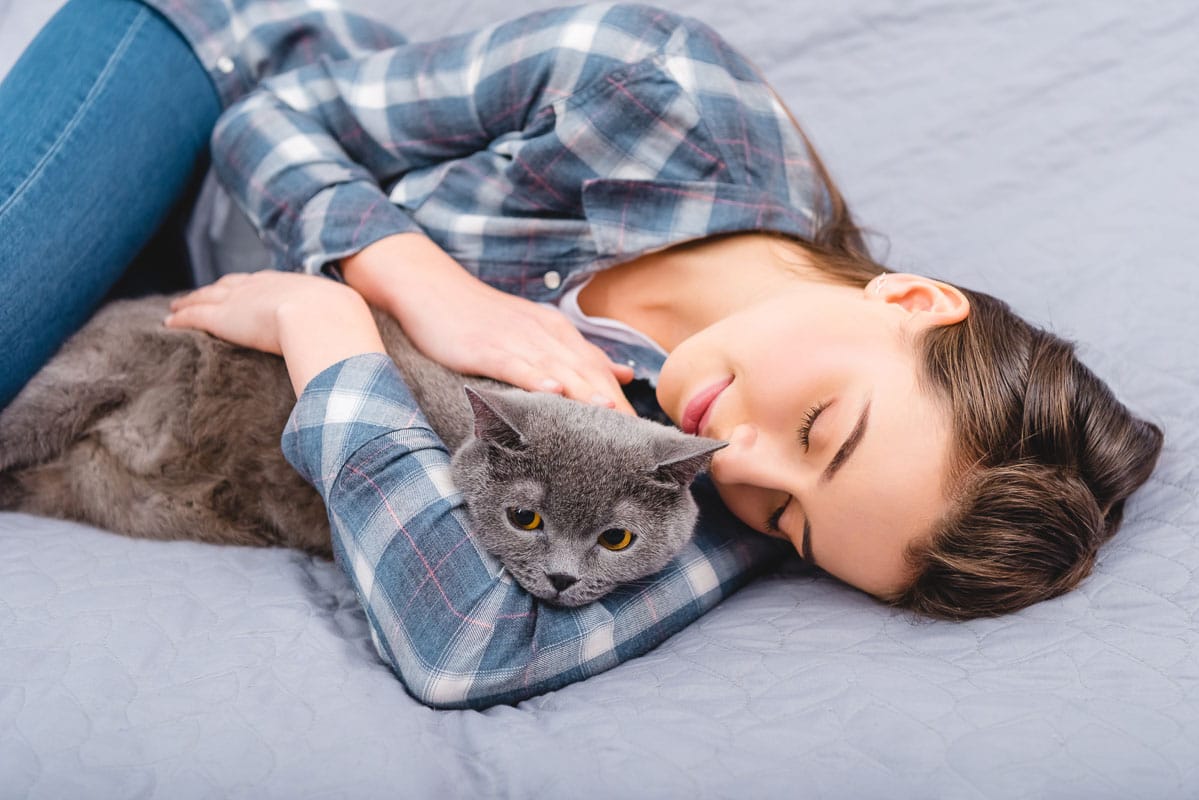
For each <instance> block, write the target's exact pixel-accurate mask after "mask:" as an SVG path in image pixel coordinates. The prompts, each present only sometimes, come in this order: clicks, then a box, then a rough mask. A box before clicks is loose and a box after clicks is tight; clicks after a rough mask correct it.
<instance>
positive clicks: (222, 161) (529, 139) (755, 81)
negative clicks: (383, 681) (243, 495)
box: [156, 0, 828, 707]
mask: <svg viewBox="0 0 1199 800" xmlns="http://www.w3.org/2000/svg"><path fill="white" fill-rule="evenodd" d="M156 5H157V6H158V7H159V8H160V10H163V12H164V13H167V15H168V16H171V18H172V19H173V20H175V21H176V24H177V25H179V26H180V27H181V29H182V30H183V31H184V32H185V34H186V35H188V36H189V38H191V39H192V40H193V41H197V42H199V44H198V45H197V48H196V49H197V53H199V54H200V55H201V58H202V60H205V63H206V65H208V66H209V69H210V70H211V71H213V74H214V79H216V78H217V76H218V75H219V76H224V80H225V83H224V84H221V83H218V86H222V87H223V88H222V96H224V97H225V98H226V99H227V100H233V99H234V98H236V97H240V99H238V100H237V101H236V102H234V103H233V105H232V106H231V107H230V108H229V109H228V110H227V112H226V113H225V115H223V116H222V118H221V119H220V121H219V122H218V124H217V128H216V131H215V132H214V134H213V141H212V146H213V157H214V165H215V167H216V169H217V171H218V174H219V176H220V177H221V180H222V182H223V183H224V185H225V186H226V188H227V189H228V190H229V192H230V194H231V195H232V196H233V197H234V199H235V200H236V201H237V202H238V204H239V205H240V206H241V208H242V209H243V210H244V211H245V212H246V214H247V215H248V216H249V217H250V219H251V221H252V222H253V223H254V224H255V225H256V227H257V228H258V230H259V232H260V234H261V235H262V236H263V238H264V239H265V240H266V241H268V242H269V243H270V244H271V245H272V249H273V251H274V252H275V253H276V255H277V260H278V261H277V264H276V266H278V267H281V268H287V269H303V270H307V271H309V272H320V271H322V270H331V269H334V268H335V267H336V262H337V260H338V259H339V258H341V257H343V256H346V255H349V254H352V253H355V252H357V251H358V250H360V249H362V248H363V247H365V246H366V245H368V244H370V243H371V242H374V241H376V240H378V239H380V238H382V237H384V236H387V235H390V234H394V233H399V232H406V231H421V232H423V233H425V234H426V235H428V236H429V237H431V238H432V239H433V240H434V241H436V242H437V243H438V244H439V245H440V246H441V247H442V248H443V249H445V250H446V251H447V252H448V253H449V254H450V255H452V256H453V257H454V258H455V259H456V260H457V261H458V262H459V263H461V264H462V265H463V266H464V267H466V268H467V269H468V270H470V271H471V272H472V273H474V274H475V275H476V276H478V277H479V278H480V279H482V280H484V281H486V282H487V283H489V284H491V285H493V286H495V287H497V288H500V289H503V290H505V291H508V292H512V293H517V294H520V295H522V296H524V297H527V298H530V299H533V300H537V301H543V302H553V301H555V300H556V299H557V298H558V297H559V296H560V295H561V294H562V293H563V292H564V291H566V290H568V289H569V288H571V287H573V286H575V285H577V283H578V282H580V281H583V280H585V279H586V278H587V277H588V276H590V275H592V274H594V273H595V272H597V271H599V270H602V269H604V268H606V267H609V266H612V265H613V264H617V263H621V262H624V261H628V260H630V259H632V258H635V257H636V256H638V255H641V254H643V253H646V252H649V251H652V250H657V249H661V248H664V247H666V246H669V245H671V244H675V243H678V242H682V241H685V240H688V239H695V238H702V237H707V236H712V235H715V234H719V233H725V232H732V231H741V230H775V231H780V232H783V233H786V234H789V235H791V236H794V237H798V238H805V237H808V236H810V235H811V233H812V232H813V229H814V227H815V225H817V224H818V221H819V219H820V218H821V216H822V215H825V214H827V212H828V196H827V193H826V191H825V190H824V187H823V186H822V185H821V184H820V182H819V179H818V177H817V175H816V173H815V171H814V169H813V168H812V164H811V155H810V152H809V150H808V149H807V146H806V143H805V142H804V140H803V138H802V136H801V135H800V133H799V132H798V131H797V130H796V129H795V128H794V126H793V124H792V123H791V121H790V119H789V117H788V115H787V113H786V111H785V110H784V109H783V108H782V106H781V104H780V103H779V101H778V99H777V98H776V97H775V95H774V93H773V91H772V90H771V89H770V87H769V86H768V85H767V84H766V83H765V81H764V80H763V78H762V77H761V75H760V74H759V73H758V72H757V71H756V69H755V68H754V67H753V66H752V65H751V64H750V63H749V62H748V61H746V60H745V58H744V57H742V56H741V55H740V54H738V53H737V52H736V51H735V50H734V49H733V48H731V47H730V46H729V45H728V44H727V43H726V42H725V41H723V40H722V39H721V38H720V37H719V36H718V35H717V34H716V33H715V32H714V31H713V30H712V29H711V28H709V27H707V26H706V25H704V24H702V23H700V22H698V21H696V20H694V19H689V18H687V17H684V16H680V15H678V14H675V13H672V12H669V11H664V10H661V9H658V8H654V7H651V6H645V5H632V4H612V3H594V4H587V5H581V6H575V7H570V8H558V9H551V10H547V11H541V12H536V13H532V14H529V15H526V16H523V17H520V18H518V19H515V20H512V21H509V22H505V23H502V24H498V25H493V26H490V27H487V28H484V29H482V30H479V31H475V32H470V33H464V34H460V35H454V36H449V37H446V38H444V39H440V40H436V41H431V42H424V43H406V42H403V40H402V37H398V35H397V34H394V33H391V32H388V31H386V29H377V30H374V29H372V28H371V26H370V25H365V27H358V26H359V25H360V24H361V23H362V22H363V21H362V19H361V18H354V19H352V20H351V19H348V18H347V17H346V16H345V15H344V14H341V13H340V12H330V11H325V12H321V13H330V14H333V13H336V15H337V16H336V24H330V25H329V26H327V27H322V26H321V25H319V24H317V21H316V18H314V17H312V16H310V15H308V14H305V15H302V18H303V19H304V20H305V23H304V24H305V25H306V26H307V27H305V28H304V30H305V31H306V34H305V36H304V37H300V38H299V39H296V38H295V37H292V38H290V39H287V38H285V37H280V36H279V31H281V30H285V26H284V27H280V25H281V23H280V20H279V18H277V17H273V16H271V14H270V12H271V10H272V9H274V10H278V9H283V10H284V11H286V12H287V13H293V14H294V13H297V8H301V7H302V4H300V3H296V2H290V3H289V2H281V3H264V4H261V5H259V4H254V3H245V4H244V5H243V6H240V7H238V8H236V9H235V10H234V11H232V12H226V11H222V13H226V14H227V15H230V17H229V18H236V17H237V15H239V14H240V15H242V19H241V24H240V27H239V28H238V30H239V31H240V32H241V33H240V36H238V37H234V36H232V35H228V34H227V30H226V28H227V27H228V26H226V28H222V24H223V23H222V20H224V19H225V17H221V16H220V15H219V14H216V12H213V16H212V19H211V20H208V21H206V22H205V23H204V24H203V25H197V26H196V27H195V28H193V29H189V28H188V27H187V21H186V19H185V18H184V15H179V16H172V13H171V12H172V10H173V9H174V10H177V9H175V5H176V4H175V3H173V2H170V1H169V0H156ZM216 5H219V4H215V3H214V7H216ZM190 8H191V12H190V14H191V16H197V15H198V14H199V11H198V9H203V8H205V6H204V5H203V4H201V5H200V6H194V5H193V6H190ZM280 13H282V12H280ZM312 13H313V14H315V13H316V12H312ZM264 19H265V20H266V21H265V22H264V21H263V20H264ZM256 26H257V27H256ZM372 30H374V32H372ZM330 31H337V32H339V33H340V34H341V35H340V36H333V35H332V34H331V33H329V32H330ZM259 34H261V35H259ZM346 34H352V35H349V36H348V38H347V36H346ZM372 37H375V38H374V39H372ZM397 37H398V42H397V43H396V44H395V46H391V47H388V48H387V49H383V50H379V51H377V52H374V51H372V47H373V45H372V42H375V41H378V40H386V39H396V38H397ZM296 41H300V42H301V45H299V46H297V45H296ZM305 41H307V42H309V44H308V45H304V44H303V42H305ZM272 42H275V43H279V42H285V44H272ZM278 47H281V48H283V49H282V50H281V51H279V52H275V50H273V49H272V48H278ZM272 53H273V55H272ZM272 59H273V60H272ZM297 60H298V61H308V62H310V63H307V64H306V65H305V66H301V67H299V68H298V69H295V70H293V71H291V72H287V73H285V74H281V75H277V76H274V77H266V75H267V74H268V73H269V72H270V69H271V65H278V66H287V65H292V66H294V62H295V61H297ZM264 63H267V66H266V67H263V66H262V65H263V64H264ZM230 76H235V77H230ZM250 81H260V83H259V84H258V86H257V88H255V89H254V90H253V91H250V92H249V93H248V94H246V95H245V96H244V97H241V94H242V92H243V90H244V89H245V88H247V83H248V82H250ZM735 268H736V265H733V264H730V269H735ZM395 279H396V281H397V282H401V283H402V281H403V279H404V276H403V266H402V265H397V267H396V276H395ZM594 341H595V343H596V344H598V345H600V346H601V347H602V348H604V349H605V350H606V351H607V352H608V354H609V355H610V356H611V357H612V358H614V359H618V360H621V361H626V362H628V363H631V364H633V365H634V368H635V372H636V374H637V375H638V377H639V378H642V379H644V380H643V381H640V382H635V383H641V384H643V385H649V386H652V383H653V382H654V381H655V380H656V377H657V371H658V368H659V367H660V365H661V356H660V354H658V353H656V352H654V351H652V350H649V349H646V348H639V347H636V346H633V345H629V344H624V343H619V342H612V341H608V340H605V339H599V338H597V339H594ZM643 394H649V395H650V397H651V399H649V400H646V399H645V398H642V401H641V402H640V403H639V404H635V405H638V408H639V410H640V411H644V412H646V413H649V412H651V411H652V410H653V409H652V406H653V403H652V390H651V391H650V392H648V393H643ZM283 448H284V452H285V454H286V456H287V458H288V459H289V461H290V462H291V463H292V464H293V465H294V466H295V467H296V469H298V470H299V471H300V472H301V473H302V474H303V475H304V476H305V477H306V478H307V479H308V480H310V481H311V482H312V483H313V484H314V485H315V486H316V487H317V489H318V490H319V491H320V492H321V495H322V496H323V497H324V499H325V502H326V505H327V507H328V510H329V519H330V522H331V525H332V531H333V541H334V549H335V551H336V554H337V558H338V561H339V563H340V564H341V565H342V566H343V568H344V569H345V570H346V573H347V574H348V575H349V577H350V579H351V580H352V581H353V583H354V585H355V586H356V587H357V590H358V593H359V597H360V599H361V600H362V603H363V606H364V607H365V609H366V613H367V617H368V619H369V621H370V626H371V630H372V634H373V637H374V641H375V645H376V647H377V649H378V651H379V653H380V654H381V656H382V657H383V658H384V659H385V660H386V661H387V663H388V664H390V665H391V666H392V667H393V668H394V669H395V670H396V672H397V673H398V674H399V676H400V677H401V679H402V680H403V682H404V684H405V685H406V686H407V688H408V690H409V691H410V692H411V693H412V694H413V695H415V696H416V697H417V698H419V699H420V700H422V701H423V702H426V703H428V704H430V705H435V706H440V707H480V706H487V705H491V704H494V703H501V702H515V701H518V700H520V699H523V698H526V697H529V696H532V695H535V694H538V693H541V692H545V691H548V690H551V689H554V688H557V687H560V686H563V685H565V684H567V683H570V682H572V681H575V680H579V679H582V678H585V677H587V676H589V675H593V674H595V673H597V672H600V671H602V670H605V669H608V668H610V667H612V666H614V665H615V664H617V663H619V662H620V661H623V660H625V659H628V658H631V657H633V656H636V655H638V654H641V653H644V652H645V651H647V650H649V649H650V648H652V647H654V646H655V645H656V644H658V643H659V642H661V641H662V640H663V639H665V638H667V637H668V636H670V635H671V634H673V633H674V632H676V631H678V630H679V629H680V628H682V627H683V626H685V625H686V624H688V623H689V622H691V621H692V620H694V619H695V618H697V617H698V616H699V615H701V614H703V613H704V612H705V611H707V610H708V609H710V608H711V607H712V606H714V605H715V604H716V603H717V602H719V601H720V600H721V599H722V598H724V597H725V596H727V595H728V594H729V593H730V592H732V591H733V590H734V589H736V588H737V587H739V586H741V585H743V584H744V583H746V582H747V581H748V580H749V578H750V577H752V576H753V575H754V574H756V573H757V572H759V571H761V570H762V569H763V568H765V567H768V566H770V565H772V564H773V563H774V562H775V561H777V559H778V557H779V556H780V555H781V554H782V553H783V552H785V548H786V545H783V544H782V543H780V542H777V541H775V540H770V539H767V538H765V537H762V536H759V535H757V534H754V533H752V532H750V531H749V530H748V529H747V528H745V527H744V526H743V525H741V524H740V523H738V522H737V521H736V520H735V519H734V518H732V517H731V516H730V515H729V513H728V512H727V511H726V510H725V509H724V507H723V506H722V505H721V503H720V501H719V499H718V498H717V496H716V494H715V492H714V491H713V490H712V488H711V486H710V485H709V484H708V483H707V481H706V480H705V479H703V478H701V480H700V481H698V482H697V484H696V487H695V494H696V497H697V499H698V501H699V502H700V506H701V519H700V523H699V526H698V530H697V533H696V536H695V538H694V541H693V542H692V544H691V545H690V546H689V547H688V548H687V549H686V550H685V551H684V552H683V553H682V554H681V555H680V556H678V558H676V559H675V560H674V562H673V563H672V564H671V565H670V566H668V567H667V568H666V569H665V570H663V571H662V572H661V573H659V574H658V575H657V576H656V577H654V578H653V579H652V580H651V581H648V582H646V583H644V584H642V585H638V586H635V587H632V586H630V587H626V588H622V589H619V590H617V591H616V592H614V593H613V594H611V595H609V596H608V597H606V598H603V599H601V600H599V601H597V602H595V603H592V604H590V605H588V606H584V607H581V608H575V609H563V608H556V607H553V606H550V605H546V604H543V603H541V602H539V601H538V600H537V599H536V598H534V597H532V596H531V595H529V594H528V593H527V592H525V591H524V590H523V589H521V587H520V586H518V585H517V584H515V583H514V582H513V581H512V580H511V578H510V577H509V576H508V575H507V573H506V572H505V571H504V570H503V569H502V568H501V566H500V564H499V563H498V562H497V561H496V560H495V559H494V558H493V557H491V556H490V555H489V554H488V553H487V552H485V551H484V550H483V549H482V548H481V547H480V546H479V545H478V544H477V542H476V541H475V539H474V537H473V536H472V535H471V530H470V525H469V521H468V518H467V516H466V513H465V510H464V507H463V504H462V499H461V496H460V495H459V494H458V492H457V491H456V490H455V489H454V487H453V485H452V484H451V482H450V480H449V478H448V463H449V457H448V454H447V452H446V448H445V446H444V444H443V443H442V442H441V441H440V440H439V439H438V437H437V436H436V435H435V434H434V433H433V432H432V430H431V429H430V428H429V426H428V423H427V421H426V420H425V418H424V416H423V414H422V413H421V411H420V409H419V408H418V406H417V405H416V403H415V402H414V400H413V398H412V395H411V393H410V391H409V389H408V387H407V386H405V384H404V382H403V379H402V378H401V376H400V375H399V373H398V371H397V370H396V368H395V366H394V365H393V364H392V363H391V362H390V361H389V360H388V359H386V358H384V357H382V356H379V355H361V356H356V357H353V358H350V359H347V360H345V361H343V362H341V363H339V364H336V365H334V366H332V367H330V368H329V369H327V370H326V371H325V372H323V373H321V374H320V375H319V376H317V377H316V378H315V379H314V380H313V381H312V382H311V383H310V384H309V385H308V387H307V388H306V389H305V391H304V392H303V394H302V395H301V397H300V398H299V400H298V402H297V404H296V407H295V409H294V411H293V413H292V416H291V419H290V420H289V423H288V426H287V429H286V431H285V433H284V436H283Z"/></svg>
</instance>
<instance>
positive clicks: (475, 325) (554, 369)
mask: <svg viewBox="0 0 1199 800" xmlns="http://www.w3.org/2000/svg"><path fill="white" fill-rule="evenodd" d="M341 265H342V272H343V275H344V276H345V279H346V282H347V283H349V284H350V285H351V286H353V287H354V288H355V289H357V290H358V291H360V292H362V294H363V295H364V296H365V297H367V298H369V299H370V300H371V301H372V302H373V303H375V305H378V306H380V307H382V308H386V309H387V310H388V311H389V312H390V313H391V314H392V315H393V316H395V317H396V319H397V320H399V322H400V326H401V327H402V328H403V329H404V333H406V334H407V335H408V338H409V339H411V340H412V342H413V344H415V345H416V346H417V348H419V349H420V351H421V352H423V353H424V354H425V355H427V356H428V357H429V358H431V359H433V360H434V361H437V362H439V363H441V364H444V365H445V366H447V367H449V368H450V369H453V370H456V371H458V372H461V373H463V374H467V375H483V376H485V377H488V378H494V379H495V380H499V381H503V382H505V383H510V384H512V385H514V386H519V387H521V388H522V389H527V390H529V391H542V392H553V393H558V394H564V395H566V396H567V397H570V398H572V399H575V400H581V401H583V402H585V403H598V404H601V405H607V406H610V407H613V408H616V409H617V410H619V411H623V412H625V413H629V414H632V413H634V412H633V408H632V406H630V405H629V403H628V401H627V400H626V399H625V397H624V393H623V392H622V391H621V389H620V384H621V383H628V382H629V381H630V380H632V378H633V370H632V369H631V368H630V367H628V366H625V365H624V364H616V363H614V362H612V361H610V360H609V359H608V356H607V354H605V353H604V351H603V350H601V349H600V348H598V347H596V346H595V345H593V344H591V343H590V342H588V341H587V340H586V339H584V338H583V336H582V334H580V333H579V332H578V331H577V330H576V329H575V327H574V326H573V325H571V324H570V322H569V321H568V320H567V319H566V317H565V316H563V315H562V313H561V312H560V311H558V310H557V309H554V308H550V307H548V306H543V305H540V304H538V303H534V302H532V301H530V300H526V299H524V298H522V297H518V296H515V295H510V294H506V293H505V292H502V291H500V290H498V289H494V288H492V287H491V286H489V285H487V284H486V283H484V282H482V281H480V280H479V279H478V278H476V277H474V276H473V275H471V274H470V273H469V272H467V271H466V270H465V269H463V268H462V266H461V265H460V264H458V263H457V262H456V261H454V260H453V258H451V257H450V256H449V254H447V253H446V252H445V251H444V250H442V249H441V248H440V247H438V246H437V244H436V243H435V242H433V241H432V240H430V239H429V238H428V237H426V236H424V235H422V234H414V233H405V234H398V235H396V236H389V237H386V238H384V239H380V240H379V241H377V242H375V243H373V244H371V245H369V246H368V247H366V248H364V249H363V250H362V251H360V252H359V253H357V254H355V255H353V256H349V257H347V258H344V259H342V262H341Z"/></svg>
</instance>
